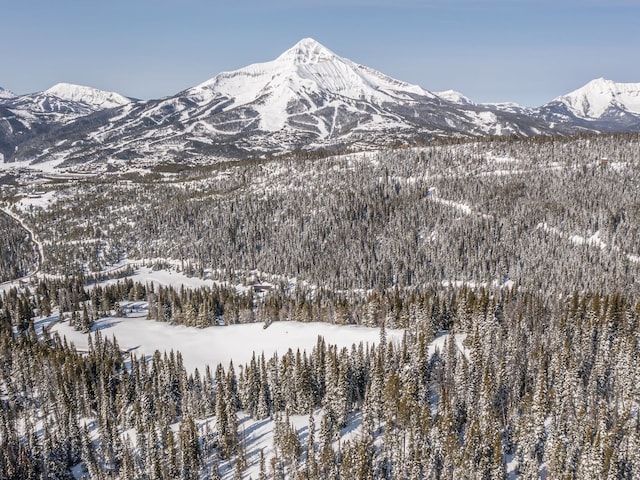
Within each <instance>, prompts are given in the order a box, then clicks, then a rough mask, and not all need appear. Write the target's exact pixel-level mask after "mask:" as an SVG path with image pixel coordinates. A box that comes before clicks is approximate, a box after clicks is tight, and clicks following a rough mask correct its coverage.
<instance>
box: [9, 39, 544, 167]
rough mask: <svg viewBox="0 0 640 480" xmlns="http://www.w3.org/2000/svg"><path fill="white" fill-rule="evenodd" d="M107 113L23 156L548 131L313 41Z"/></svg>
mask: <svg viewBox="0 0 640 480" xmlns="http://www.w3.org/2000/svg"><path fill="white" fill-rule="evenodd" d="M111 115H112V116H110V117H107V116H102V117H101V121H100V122H97V121H96V119H95V117H94V116H90V117H86V118H83V119H82V120H80V121H77V122H74V123H73V124H71V125H68V126H66V127H65V128H64V129H62V130H60V131H57V132H56V133H57V134H58V136H57V138H55V139H54V138H51V139H50V140H49V141H48V143H47V144H46V148H43V147H45V145H43V144H42V141H41V139H38V141H37V142H35V143H34V142H31V143H32V145H31V146H29V145H27V146H26V150H23V151H22V154H23V155H25V156H27V157H28V158H43V156H42V155H41V154H40V153H39V152H42V151H45V152H46V155H47V156H51V155H56V156H57V157H58V158H62V157H64V158H66V159H67V161H68V163H74V162H84V161H86V159H87V158H90V159H92V161H97V162H103V161H105V160H123V161H127V162H133V161H137V162H159V161H181V160H185V159H196V160H197V159H202V158H210V159H211V158H216V157H219V158H228V157H230V156H231V157H246V156H248V155H264V154H267V153H279V152H285V151H291V150H295V149H316V148H329V149H331V148H339V147H348V148H371V147H375V146H382V145H388V144H392V143H396V142H398V141H401V142H402V141H412V140H415V139H418V138H421V139H426V140H428V139H432V138H435V137H447V136H458V137H464V136H477V135H486V134H498V135H499V134H511V133H517V134H521V135H535V134H538V133H549V130H548V129H547V128H546V126H545V125H544V124H543V123H540V122H536V121H533V120H532V119H531V118H529V117H528V116H526V115H521V114H519V113H513V112H503V111H500V110H496V109H490V108H487V107H483V106H481V105H475V104H473V102H471V101H468V102H466V103H460V102H459V101H458V100H456V99H454V98H451V97H450V96H446V95H437V94H434V93H432V92H429V91H427V90H425V89H423V88H421V87H419V86H417V85H411V84H408V83H406V82H402V81H400V80H396V79H393V78H391V77H389V76H387V75H384V74H383V73H380V72H378V71H376V70H373V69H371V68H369V67H366V66H363V65H359V64H357V63H355V62H352V61H351V60H348V59H345V58H342V57H340V56H338V55H336V54H335V53H333V52H332V51H331V50H329V49H327V48H326V47H324V46H322V45H321V44H319V43H318V42H316V41H315V40H313V39H309V38H306V39H303V40H301V41H300V42H298V43H297V44H296V45H294V46H293V47H292V48H290V49H289V50H287V51H286V52H284V53H283V54H282V55H280V56H279V57H278V58H276V59H275V60H273V61H271V62H265V63H258V64H254V65H249V66H247V67H244V68H241V69H239V70H236V71H233V72H223V73H220V74H219V75H216V76H215V77H213V78H211V79H210V80H207V81H206V82H204V83H201V84H200V85H197V86H195V87H193V88H189V89H187V90H184V91H183V92H180V93H178V94H177V95H175V96H173V97H169V98H164V99H160V100H151V101H147V102H137V103H130V104H126V105H124V106H122V107H119V108H117V109H116V110H114V111H113V112H112V114H111ZM89 121H90V125H88V123H87V122H89ZM88 127H90V128H88ZM61 139H66V140H67V141H66V142H63V143H60V140H61ZM54 140H55V141H57V142H58V143H57V144H56V143H55V141H54ZM71 144H73V147H72V148H69V145H71Z"/></svg>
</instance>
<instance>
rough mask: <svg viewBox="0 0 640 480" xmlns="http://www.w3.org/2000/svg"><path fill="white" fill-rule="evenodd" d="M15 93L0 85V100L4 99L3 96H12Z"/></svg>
mask: <svg viewBox="0 0 640 480" xmlns="http://www.w3.org/2000/svg"><path fill="white" fill-rule="evenodd" d="M15 96H16V95H15V93H13V92H11V91H9V90H7V89H5V88H2V87H0V100H2V99H5V98H13V97H15Z"/></svg>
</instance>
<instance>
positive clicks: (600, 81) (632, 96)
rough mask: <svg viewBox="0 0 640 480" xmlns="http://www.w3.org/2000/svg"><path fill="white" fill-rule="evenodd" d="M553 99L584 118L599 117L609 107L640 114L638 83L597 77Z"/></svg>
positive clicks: (639, 88) (609, 108)
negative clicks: (617, 81)
mask: <svg viewBox="0 0 640 480" xmlns="http://www.w3.org/2000/svg"><path fill="white" fill-rule="evenodd" d="M553 101H555V102H560V103H563V104H565V105H566V106H567V107H568V108H569V110H571V112H573V113H574V114H575V115H576V116H578V117H580V118H585V119H597V118H601V117H603V116H604V115H605V114H606V113H607V111H608V110H611V109H619V110H626V111H627V112H630V113H634V114H640V83H616V82H613V81H611V80H606V79H604V78H597V79H595V80H592V81H590V82H589V83H587V84H586V85H584V86H583V87H581V88H578V89H577V90H574V91H573V92H570V93H568V94H566V95H562V96H560V97H558V98H556V99H554V100H553Z"/></svg>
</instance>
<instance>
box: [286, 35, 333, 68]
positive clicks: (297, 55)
mask: <svg viewBox="0 0 640 480" xmlns="http://www.w3.org/2000/svg"><path fill="white" fill-rule="evenodd" d="M335 58H337V55H336V54H335V53H333V52H332V51H331V50H329V49H328V48H327V47H325V46H324V45H322V44H320V43H319V42H317V41H315V40H314V39H313V38H303V39H302V40H300V41H299V42H298V43H296V44H295V45H294V46H293V47H291V48H290V49H289V50H287V51H285V52H284V53H283V54H282V55H280V56H279V57H278V58H277V59H276V61H277V62H291V63H293V64H294V65H304V64H309V63H312V64H314V63H321V62H326V61H329V60H332V59H335Z"/></svg>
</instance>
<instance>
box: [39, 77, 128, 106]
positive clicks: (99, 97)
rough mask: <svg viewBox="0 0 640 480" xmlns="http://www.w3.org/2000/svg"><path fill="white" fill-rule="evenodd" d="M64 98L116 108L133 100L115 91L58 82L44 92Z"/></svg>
mask: <svg viewBox="0 0 640 480" xmlns="http://www.w3.org/2000/svg"><path fill="white" fill-rule="evenodd" d="M43 93H44V94H46V95H52V96H54V97H57V98H60V99H62V100H70V101H72V102H78V103H84V104H85V105H88V106H90V107H92V108H94V109H98V110H101V109H105V108H114V107H119V106H122V105H125V104H127V103H130V102H131V100H130V99H128V98H126V97H124V96H122V95H120V94H119V93H115V92H107V91H104V90H98V89H97V88H92V87H85V86H83V85H74V84H71V83H58V84H56V85H54V86H53V87H51V88H49V89H47V90H45V91H44V92H43Z"/></svg>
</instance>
